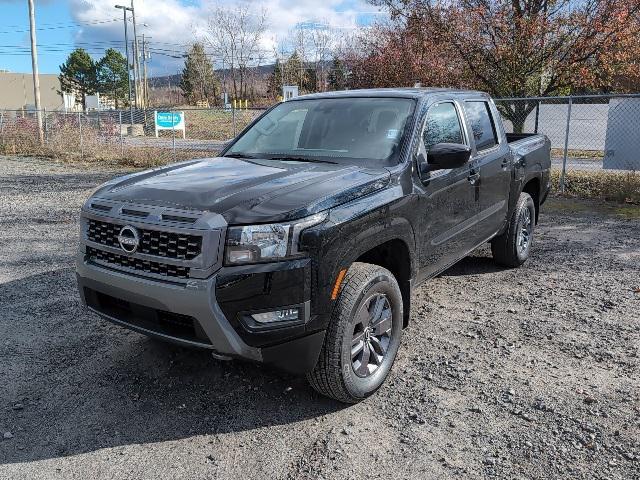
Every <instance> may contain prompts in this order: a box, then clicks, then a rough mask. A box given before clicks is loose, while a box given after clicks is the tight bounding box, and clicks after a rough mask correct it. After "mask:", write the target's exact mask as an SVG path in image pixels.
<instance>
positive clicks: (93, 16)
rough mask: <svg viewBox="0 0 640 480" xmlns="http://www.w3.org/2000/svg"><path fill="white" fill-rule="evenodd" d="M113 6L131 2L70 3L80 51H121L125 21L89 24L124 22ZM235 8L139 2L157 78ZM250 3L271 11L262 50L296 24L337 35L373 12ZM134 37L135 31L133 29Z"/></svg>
mask: <svg viewBox="0 0 640 480" xmlns="http://www.w3.org/2000/svg"><path fill="white" fill-rule="evenodd" d="M115 3H121V4H124V5H129V4H130V0H69V4H70V8H71V12H72V15H73V17H74V20H76V21H77V22H79V23H81V24H83V25H84V26H82V27H81V28H79V30H78V32H77V33H76V38H75V40H76V43H77V44H78V46H87V45H91V46H92V47H93V48H94V50H95V48H96V47H97V48H101V47H105V48H106V47H108V46H119V47H122V46H123V43H124V42H123V39H124V33H123V28H124V27H123V23H122V21H114V22H109V23H104V24H97V25H95V24H94V25H87V22H96V21H101V20H108V19H121V18H122V10H118V9H116V8H114V4H115ZM236 4H237V2H235V1H232V0H225V1H221V2H215V1H211V0H202V2H198V1H187V0H182V1H179V0H135V3H134V5H135V10H136V23H137V25H138V35H139V36H140V35H141V34H142V33H144V34H145V36H147V37H148V38H149V44H150V46H151V48H152V57H153V60H152V63H151V64H152V67H153V74H155V75H163V74H167V73H175V72H176V71H177V70H178V69H179V68H181V66H182V64H183V61H182V60H181V59H175V58H171V57H170V56H169V55H179V54H180V53H181V52H183V51H184V50H185V49H186V47H185V45H188V44H190V43H192V42H193V41H194V40H196V39H197V32H202V31H203V30H204V29H206V25H207V18H208V17H209V15H211V12H212V11H213V10H214V8H215V7H216V6H218V5H221V6H224V7H231V8H233V6H234V5H236ZM250 4H251V8H254V7H255V10H256V12H258V11H259V10H260V9H261V8H262V7H264V8H265V9H266V11H267V14H268V29H267V32H266V34H265V36H264V39H263V48H264V49H265V50H268V51H269V50H273V48H274V47H275V45H276V42H282V41H283V40H284V39H285V38H286V37H287V34H288V33H289V32H290V31H291V29H292V28H294V27H295V26H296V25H298V24H301V23H305V22H319V23H324V24H328V25H329V26H330V27H331V28H334V29H336V30H337V31H349V30H351V29H353V28H355V27H356V26H357V24H358V19H359V18H360V17H361V15H362V14H363V12H374V11H375V9H374V8H373V7H371V6H370V5H368V4H367V3H366V2H365V1H364V0H347V1H346V2H345V1H344V0H323V1H318V0H264V1H253V2H250ZM145 25H146V26H145ZM131 38H133V32H132V28H129V39H130V40H131Z"/></svg>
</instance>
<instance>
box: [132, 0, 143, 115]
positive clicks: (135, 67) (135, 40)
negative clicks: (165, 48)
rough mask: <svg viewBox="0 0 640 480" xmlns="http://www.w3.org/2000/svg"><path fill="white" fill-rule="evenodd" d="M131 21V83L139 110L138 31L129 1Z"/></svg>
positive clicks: (134, 14)
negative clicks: (133, 86)
mask: <svg viewBox="0 0 640 480" xmlns="http://www.w3.org/2000/svg"><path fill="white" fill-rule="evenodd" d="M131 20H132V21H133V83H134V85H135V91H136V108H140V107H141V104H140V103H141V102H140V62H139V58H140V54H139V50H138V31H137V30H136V11H135V10H134V8H133V0H131Z"/></svg>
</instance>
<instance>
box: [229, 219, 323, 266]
mask: <svg viewBox="0 0 640 480" xmlns="http://www.w3.org/2000/svg"><path fill="white" fill-rule="evenodd" d="M326 218H327V213H326V212H322V213H317V214H315V215H311V216H310V217H306V218H303V219H301V220H298V221H296V222H294V223H272V224H269V225H250V226H246V227H229V229H228V230H227V243H226V246H225V254H224V256H225V263H226V264H227V265H238V264H243V263H258V262H268V261H273V260H281V259H284V258H287V257H295V256H298V255H300V254H301V252H300V245H299V242H300V234H301V233H302V231H303V230H304V229H306V228H309V227H312V226H314V225H317V224H319V223H321V222H323V221H324V220H325V219H326Z"/></svg>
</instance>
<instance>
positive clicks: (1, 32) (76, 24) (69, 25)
mask: <svg viewBox="0 0 640 480" xmlns="http://www.w3.org/2000/svg"><path fill="white" fill-rule="evenodd" d="M117 21H119V19H116V18H114V19H111V20H97V21H95V22H76V23H72V24H68V25H60V26H53V27H39V28H36V30H37V31H43V30H61V29H64V28H76V27H79V26H91V25H102V24H105V23H113V22H117ZM28 32H29V29H26V30H5V31H0V34H11V33H28Z"/></svg>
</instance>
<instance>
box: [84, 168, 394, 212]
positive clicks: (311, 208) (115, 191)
mask: <svg viewBox="0 0 640 480" xmlns="http://www.w3.org/2000/svg"><path fill="white" fill-rule="evenodd" d="M389 177H390V175H389V172H388V171H387V170H386V169H384V168H380V169H369V168H364V167H359V166H355V165H344V164H332V163H310V162H300V161H288V160H287V161H282V160H260V159H256V160H254V159H251V160H245V159H236V158H228V157H217V158H208V159H201V160H196V161H189V162H183V163H178V164H174V165H170V166H168V167H163V168H159V169H155V170H148V171H145V172H140V173H135V174H132V175H128V176H126V177H121V178H116V179H114V180H112V181H110V182H108V183H106V184H104V185H103V186H102V187H100V188H99V189H98V190H97V191H96V192H95V194H94V196H93V198H102V199H108V200H115V201H122V202H132V203H139V204H146V205H156V206H168V207H174V208H182V209H193V210H205V211H210V212H215V213H219V214H222V215H223V216H224V217H225V219H226V221H227V222H228V223H229V224H249V223H266V222H280V221H286V220H293V219H296V218H301V217H305V216H307V215H312V214H314V213H317V212H320V211H322V210H326V209H328V208H331V207H334V206H336V205H340V204H342V203H345V202H348V201H351V200H353V199H355V198H358V197H361V196H363V195H367V194H369V193H371V192H373V191H375V190H379V189H381V188H383V187H384V186H385V185H386V184H387V183H388V182H389Z"/></svg>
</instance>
